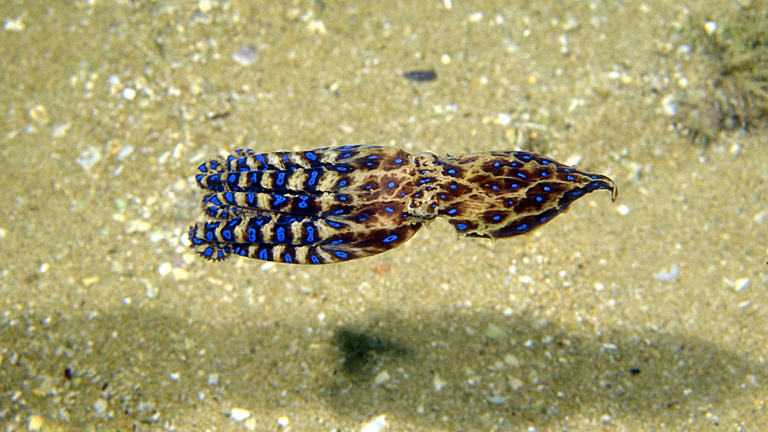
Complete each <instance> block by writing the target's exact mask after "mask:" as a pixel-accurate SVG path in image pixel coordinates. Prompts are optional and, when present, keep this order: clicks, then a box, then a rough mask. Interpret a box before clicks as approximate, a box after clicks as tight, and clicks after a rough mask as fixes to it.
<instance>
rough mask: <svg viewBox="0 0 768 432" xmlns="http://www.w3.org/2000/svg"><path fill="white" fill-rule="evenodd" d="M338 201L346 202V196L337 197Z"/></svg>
mask: <svg viewBox="0 0 768 432" xmlns="http://www.w3.org/2000/svg"><path fill="white" fill-rule="evenodd" d="M338 200H339V201H346V200H347V196H346V195H339V198H338Z"/></svg>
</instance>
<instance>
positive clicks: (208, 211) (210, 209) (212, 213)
mask: <svg viewBox="0 0 768 432" xmlns="http://www.w3.org/2000/svg"><path fill="white" fill-rule="evenodd" d="M219 210H220V209H219V208H218V207H208V208H207V209H206V210H205V214H207V215H208V216H213V217H216V214H217V213H218V211H219Z"/></svg>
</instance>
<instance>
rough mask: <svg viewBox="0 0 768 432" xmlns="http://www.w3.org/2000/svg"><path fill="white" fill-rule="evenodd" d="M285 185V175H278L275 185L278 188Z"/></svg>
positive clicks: (282, 173)
mask: <svg viewBox="0 0 768 432" xmlns="http://www.w3.org/2000/svg"><path fill="white" fill-rule="evenodd" d="M283 183H285V173H284V172H281V173H280V174H278V175H277V180H275V184H276V185H278V186H282V185H283Z"/></svg>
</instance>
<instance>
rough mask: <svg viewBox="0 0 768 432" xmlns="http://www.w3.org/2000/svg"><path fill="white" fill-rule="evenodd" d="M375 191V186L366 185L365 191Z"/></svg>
mask: <svg viewBox="0 0 768 432" xmlns="http://www.w3.org/2000/svg"><path fill="white" fill-rule="evenodd" d="M371 189H373V185H365V190H371Z"/></svg>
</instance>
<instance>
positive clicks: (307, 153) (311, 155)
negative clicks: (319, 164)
mask: <svg viewBox="0 0 768 432" xmlns="http://www.w3.org/2000/svg"><path fill="white" fill-rule="evenodd" d="M304 157H306V158H307V159H309V160H317V155H315V154H314V153H312V152H311V151H308V152H306V153H304Z"/></svg>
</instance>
